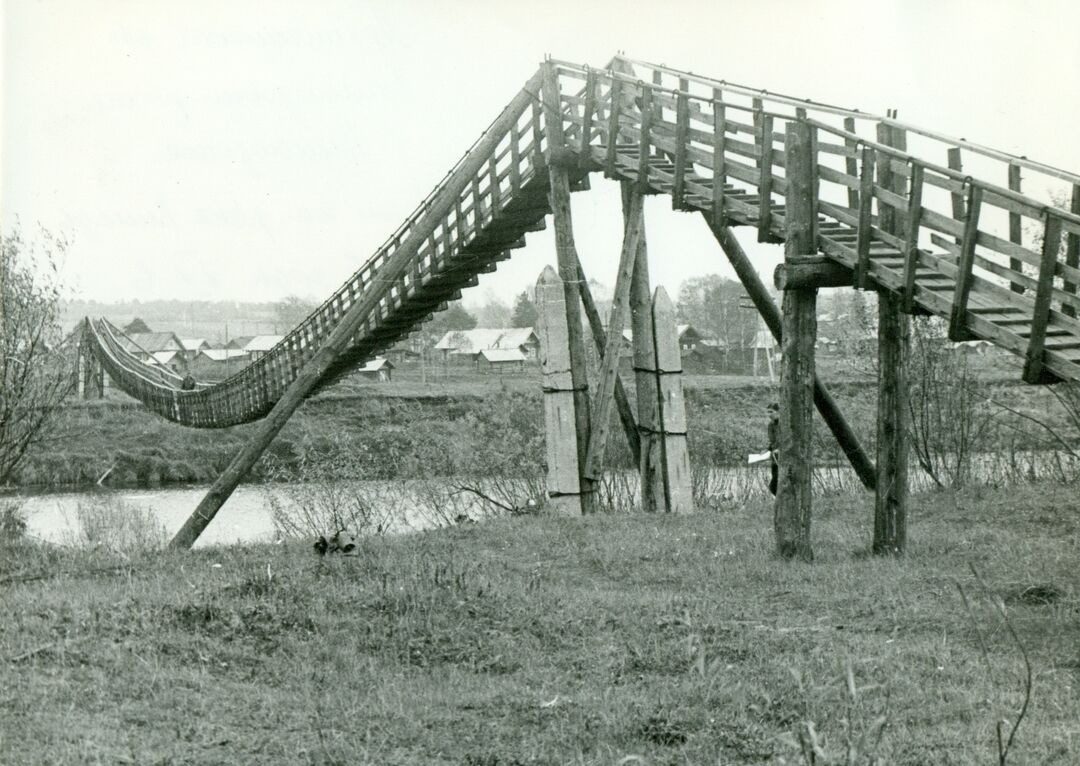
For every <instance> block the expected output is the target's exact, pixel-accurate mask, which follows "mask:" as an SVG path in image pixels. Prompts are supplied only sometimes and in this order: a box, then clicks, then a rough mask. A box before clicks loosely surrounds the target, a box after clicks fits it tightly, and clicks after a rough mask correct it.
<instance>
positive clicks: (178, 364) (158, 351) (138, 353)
mask: <svg viewBox="0 0 1080 766" xmlns="http://www.w3.org/2000/svg"><path fill="white" fill-rule="evenodd" d="M117 340H119V342H120V345H121V346H122V347H123V348H124V350H125V351H127V352H128V353H129V354H131V355H132V356H134V357H135V358H136V359H138V360H139V361H140V362H146V363H148V364H155V365H158V366H160V367H166V368H168V369H169V370H171V371H172V372H175V373H176V374H178V375H183V374H185V373H186V372H187V361H188V360H187V358H186V357H185V356H184V346H183V344H182V343H181V342H180V339H179V338H178V337H176V333H172V332H137V333H130V334H121V335H119V336H117Z"/></svg>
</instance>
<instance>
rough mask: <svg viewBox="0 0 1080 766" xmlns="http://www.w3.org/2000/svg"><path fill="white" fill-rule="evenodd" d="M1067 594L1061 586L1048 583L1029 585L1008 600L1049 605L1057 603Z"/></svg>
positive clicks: (1031, 604) (1016, 602)
mask: <svg viewBox="0 0 1080 766" xmlns="http://www.w3.org/2000/svg"><path fill="white" fill-rule="evenodd" d="M1063 595H1065V594H1064V593H1063V592H1062V590H1061V588H1059V587H1058V586H1056V585H1051V584H1048V583H1040V584H1039V585H1029V586H1028V587H1026V588H1024V589H1023V590H1021V591H1020V592H1019V593H1017V594H1015V595H1014V596H1012V597H1011V598H1009V599H1008V600H1009V601H1011V602H1013V603H1015V604H1027V605H1029V606H1049V605H1050V604H1055V603H1057V602H1058V601H1059V600H1061V597H1062V596H1063Z"/></svg>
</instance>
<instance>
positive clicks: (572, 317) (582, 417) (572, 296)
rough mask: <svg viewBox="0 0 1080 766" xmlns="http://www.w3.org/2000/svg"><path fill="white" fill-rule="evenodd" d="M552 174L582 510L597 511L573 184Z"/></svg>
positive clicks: (556, 168)
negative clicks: (588, 465) (589, 463)
mask: <svg viewBox="0 0 1080 766" xmlns="http://www.w3.org/2000/svg"><path fill="white" fill-rule="evenodd" d="M550 173H551V209H552V215H553V217H554V221H555V227H554V228H555V254H556V259H557V261H558V267H559V277H560V278H561V279H562V282H563V292H564V293H565V296H566V301H565V309H566V331H567V338H568V343H569V350H570V373H571V377H572V379H573V385H572V388H573V394H574V421H575V424H576V429H577V441H576V443H575V444H576V447H577V450H578V465H579V467H580V470H581V471H582V476H581V477H580V484H581V493H582V500H581V510H582V513H591V512H592V511H593V510H595V508H594V505H595V501H596V497H595V492H596V483H595V481H593V480H592V479H590V478H589V477H587V476H585V475H584V470H585V459H586V457H587V452H588V446H589V431H590V423H589V409H590V408H589V373H588V358H587V357H586V355H585V339H584V332H583V330H582V326H581V288H580V286H579V284H578V263H579V260H578V254H577V247H576V246H575V245H574V230H573V220H572V218H571V214H570V184H569V180H568V178H567V175H566V170H565V169H564V168H563V167H561V166H560V165H558V164H552V165H551V168H550Z"/></svg>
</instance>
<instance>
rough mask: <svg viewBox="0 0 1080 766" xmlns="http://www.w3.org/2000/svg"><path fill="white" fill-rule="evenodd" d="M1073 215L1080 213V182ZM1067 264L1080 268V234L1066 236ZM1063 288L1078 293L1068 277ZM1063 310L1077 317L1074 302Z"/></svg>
mask: <svg viewBox="0 0 1080 766" xmlns="http://www.w3.org/2000/svg"><path fill="white" fill-rule="evenodd" d="M1069 210H1070V211H1071V212H1072V214H1073V215H1080V184H1073V188H1072V204H1071V206H1070V208H1069ZM1065 265H1066V266H1069V267H1071V268H1074V269H1075V268H1080V234H1073V233H1072V232H1069V234H1068V235H1067V236H1066V237H1065ZM1062 288H1063V289H1064V290H1065V292H1067V293H1069V294H1070V295H1076V283H1075V282H1073V281H1072V280H1071V279H1066V280H1065V282H1064V284H1063V285H1062ZM1061 311H1062V313H1063V314H1065V315H1066V316H1070V317H1075V316H1076V309H1075V308H1074V307H1073V306H1072V304H1068V303H1066V304H1064V305H1063V306H1062V307H1061Z"/></svg>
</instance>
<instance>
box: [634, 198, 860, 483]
mask: <svg viewBox="0 0 1080 766" xmlns="http://www.w3.org/2000/svg"><path fill="white" fill-rule="evenodd" d="M703 215H705V214H704V213H703ZM705 220H706V221H707V222H708V224H709V228H710V229H711V230H712V233H713V236H714V237H716V241H717V242H718V243H719V244H720V247H721V248H722V249H723V251H724V254H725V255H726V256H727V258H728V262H729V263H731V266H732V268H733V269H734V270H735V275H736V276H737V277H738V278H739V281H740V282H741V283H742V286H743V288H744V289H745V290H746V292H747V294H748V295H749V296H750V299H751V300H752V301H753V302H754V306H755V307H756V308H757V310H758V313H759V314H760V315H761V318H762V319H763V320H764V322H765V325H766V326H767V327H768V328H769V332H771V333H772V336H773V337H774V338H776V340H777V341H782V339H783V330H782V326H781V325H782V320H781V314H780V309H779V308H778V307H777V305H776V303H775V302H774V301H773V299H772V296H771V295H770V294H769V291H768V290H767V289H766V287H765V284H764V283H763V282H762V281H761V278H760V277H759V276H758V274H757V271H756V270H755V269H754V266H753V264H752V263H750V258H749V257H747V255H746V252H745V251H744V250H743V249H742V246H741V245H740V244H739V241H738V240H737V239H736V238H735V234H734V233H733V232H732V231H731V229H730V228H728V227H719V226H717V225H716V224H715V222H713V221H710V220H709V218H708V216H707V215H706V216H705ZM635 364H637V362H636V361H635ZM814 404H815V405H816V406H817V409H818V412H819V413H820V414H821V419H822V420H824V421H825V425H827V426H828V427H829V430H830V431H831V432H832V434H833V436H834V437H835V438H836V441H837V443H838V444H839V445H840V449H842V450H843V451H844V455H845V456H846V457H847V459H848V462H849V463H851V467H852V468H854V469H855V473H856V474H857V475H858V477H859V480H860V481H861V482H862V483H863V486H864V487H866V488H867V489H873V488H874V486H875V484H876V482H877V471H876V469H875V468H874V461H872V460H871V459H870V457H869V455H867V454H866V450H865V449H863V446H862V444H860V443H859V437H858V436H857V435H856V434H855V431H853V430H852V428H851V426H850V425H849V424H848V422H847V420H846V419H845V418H844V414H843V413H842V412H840V408H839V407H838V406H837V404H836V400H834V399H833V397H832V394H831V393H829V390H828V389H827V388H826V387H825V384H824V383H822V382H821V381H820V380H818V379H817V377H815V378H814ZM642 452H644V447H643V448H642Z"/></svg>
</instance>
